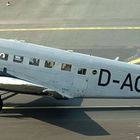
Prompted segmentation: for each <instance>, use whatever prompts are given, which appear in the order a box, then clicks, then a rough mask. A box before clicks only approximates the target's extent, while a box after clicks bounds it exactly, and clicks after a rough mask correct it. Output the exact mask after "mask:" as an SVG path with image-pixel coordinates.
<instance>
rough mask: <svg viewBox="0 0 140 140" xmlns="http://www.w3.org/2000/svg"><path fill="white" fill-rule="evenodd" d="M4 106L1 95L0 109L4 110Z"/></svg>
mask: <svg viewBox="0 0 140 140" xmlns="http://www.w3.org/2000/svg"><path fill="white" fill-rule="evenodd" d="M2 107H3V101H2V99H1V96H0V111H1V110H2Z"/></svg>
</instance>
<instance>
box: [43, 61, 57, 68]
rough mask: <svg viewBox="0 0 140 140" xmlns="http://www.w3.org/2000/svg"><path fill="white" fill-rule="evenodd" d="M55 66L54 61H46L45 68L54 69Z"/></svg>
mask: <svg viewBox="0 0 140 140" xmlns="http://www.w3.org/2000/svg"><path fill="white" fill-rule="evenodd" d="M54 65H55V62H54V61H48V60H46V61H45V64H44V67H47V68H52V67H53V66H54Z"/></svg>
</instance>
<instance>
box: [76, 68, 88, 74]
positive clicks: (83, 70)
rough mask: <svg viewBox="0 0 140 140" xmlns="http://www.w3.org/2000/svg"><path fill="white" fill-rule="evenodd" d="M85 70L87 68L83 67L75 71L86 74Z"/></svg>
mask: <svg viewBox="0 0 140 140" xmlns="http://www.w3.org/2000/svg"><path fill="white" fill-rule="evenodd" d="M86 71H87V70H86V69H85V68H79V69H78V72H77V73H78V74H82V75H86Z"/></svg>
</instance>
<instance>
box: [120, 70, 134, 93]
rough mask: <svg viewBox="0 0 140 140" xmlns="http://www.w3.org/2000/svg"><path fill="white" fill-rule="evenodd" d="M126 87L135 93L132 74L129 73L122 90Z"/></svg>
mask: <svg viewBox="0 0 140 140" xmlns="http://www.w3.org/2000/svg"><path fill="white" fill-rule="evenodd" d="M125 86H127V87H129V88H130V91H133V86H132V79H131V74H130V73H128V75H127V76H126V78H125V80H124V82H123V84H122V86H121V88H120V89H123V88H124V87H125Z"/></svg>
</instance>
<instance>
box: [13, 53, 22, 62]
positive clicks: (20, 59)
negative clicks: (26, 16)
mask: <svg viewBox="0 0 140 140" xmlns="http://www.w3.org/2000/svg"><path fill="white" fill-rule="evenodd" d="M13 61H14V62H17V63H22V62H23V56H19V55H14V59H13Z"/></svg>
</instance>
